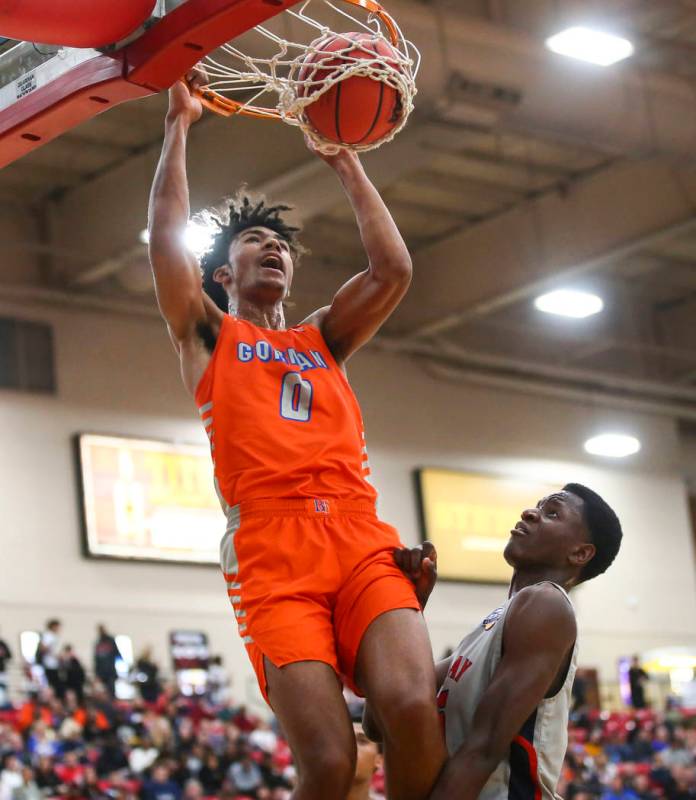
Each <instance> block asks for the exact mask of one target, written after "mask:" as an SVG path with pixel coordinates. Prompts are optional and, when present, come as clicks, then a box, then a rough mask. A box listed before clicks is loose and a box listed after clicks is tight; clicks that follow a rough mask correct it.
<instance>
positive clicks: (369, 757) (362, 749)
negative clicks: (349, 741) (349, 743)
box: [353, 722, 380, 785]
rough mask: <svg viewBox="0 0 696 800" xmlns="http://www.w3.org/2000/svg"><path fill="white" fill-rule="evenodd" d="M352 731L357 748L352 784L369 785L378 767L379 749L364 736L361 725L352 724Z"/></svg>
mask: <svg viewBox="0 0 696 800" xmlns="http://www.w3.org/2000/svg"><path fill="white" fill-rule="evenodd" d="M353 731H354V732H355V743H356V745H357V747H358V758H357V761H356V764H355V778H354V779H353V783H354V784H360V785H365V784H369V783H370V781H371V780H372V776H373V775H374V774H375V770H376V769H377V767H378V766H379V760H380V755H379V748H378V747H377V745H376V744H375V743H374V742H372V741H370V739H368V738H367V736H366V735H365V731H364V730H363V727H362V725H360V723H358V722H355V723H353Z"/></svg>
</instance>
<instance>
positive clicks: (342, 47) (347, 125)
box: [297, 33, 403, 145]
mask: <svg viewBox="0 0 696 800" xmlns="http://www.w3.org/2000/svg"><path fill="white" fill-rule="evenodd" d="M351 43H355V46H354V47H351V49H350V50H348V49H347V48H348V47H350V45H351ZM314 46H315V47H316V48H317V52H314V53H310V54H309V55H308V56H307V57H306V58H305V59H304V60H303V62H302V66H301V67H300V70H299V72H298V76H297V78H298V81H299V82H300V90H299V92H298V94H299V96H300V97H302V96H306V94H309V93H310V92H311V91H312V90H313V89H314V88H316V86H317V84H318V83H320V82H321V81H324V80H327V79H330V78H332V77H334V76H335V74H336V71H337V70H339V68H340V67H342V66H344V65H345V60H344V56H349V57H351V58H364V59H373V58H374V57H375V54H378V55H379V56H381V57H383V58H386V59H387V60H388V64H389V65H390V66H391V67H392V68H393V69H395V70H399V69H400V67H399V55H398V53H397V52H396V50H395V49H394V48H393V47H392V46H391V45H390V44H389V43H388V42H386V41H385V40H384V39H381V38H378V37H376V36H373V35H372V34H369V33H342V34H332V35H331V36H329V37H327V38H326V39H323V40H320V41H319V42H315V43H314ZM337 51H342V53H341V55H337V56H336V58H327V55H330V54H331V53H335V52H337ZM317 65H319V66H317ZM313 72H314V74H312V73H313ZM307 79H310V80H311V86H309V87H308V86H306V85H303V84H302V81H305V80H307ZM303 93H304V94H303ZM304 114H305V117H306V118H307V121H308V122H309V124H310V125H311V126H312V127H313V128H314V129H315V131H316V132H317V133H318V134H319V135H320V136H322V137H323V138H324V139H327V140H328V141H330V142H335V143H336V144H342V145H361V144H371V143H373V142H376V141H377V140H378V139H381V138H383V137H384V136H386V135H387V134H388V133H389V132H390V131H391V130H393V128H395V127H396V126H397V125H398V124H399V122H401V118H402V115H403V105H402V102H401V96H400V94H399V92H398V91H397V90H396V89H394V88H393V87H392V86H389V85H388V84H386V83H384V82H382V81H380V80H378V79H377V77H375V78H368V77H363V76H360V75H354V76H351V77H349V78H345V79H344V80H341V81H339V82H338V83H336V84H334V85H333V86H332V87H331V88H330V89H329V90H328V91H326V92H324V93H323V94H322V95H320V96H319V97H318V98H317V99H316V100H315V101H314V102H313V103H311V104H310V105H308V106H307V107H306V108H305V110H304Z"/></svg>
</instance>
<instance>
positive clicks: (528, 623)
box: [429, 586, 577, 800]
mask: <svg viewBox="0 0 696 800" xmlns="http://www.w3.org/2000/svg"><path fill="white" fill-rule="evenodd" d="M576 633H577V631H576V626H575V617H574V615H573V612H572V609H571V608H570V605H569V604H568V602H567V601H566V599H565V598H564V597H563V596H562V595H561V594H560V592H558V590H557V589H554V588H553V587H551V586H535V587H529V588H527V589H523V590H522V591H521V592H520V593H519V594H518V595H517V597H516V598H515V601H514V603H513V604H512V606H511V608H510V611H509V612H508V615H507V618H506V621H505V631H504V651H503V657H502V659H501V661H500V663H499V664H498V667H497V669H496V671H495V673H494V675H493V679H492V680H491V683H490V685H489V686H488V688H487V689H486V691H485V693H484V694H483V697H482V698H481V701H480V702H479V705H478V707H477V709H476V712H475V714H474V720H473V727H472V731H471V735H470V737H469V739H468V740H467V741H466V742H465V743H464V744H463V745H462V747H461V748H460V749H459V750H458V751H457V752H456V753H455V754H454V755H453V756H452V757H451V758H450V760H449V761H448V762H447V764H446V765H445V768H444V770H443V771H442V773H441V775H440V778H439V780H438V782H437V784H436V786H435V789H434V790H433V792H432V793H431V795H430V798H429V800H476V798H477V797H478V796H479V794H480V793H481V790H482V789H483V787H484V785H485V783H486V781H487V780H488V778H489V777H490V776H491V773H492V772H493V771H494V770H495V768H496V767H497V766H498V764H499V763H500V762H501V761H502V760H503V758H505V755H506V753H507V752H508V750H509V749H510V745H511V744H512V742H513V741H514V740H515V739H516V737H517V736H518V734H519V733H520V730H521V728H522V726H523V725H524V723H525V722H526V720H527V719H529V717H530V715H531V714H532V713H533V711H534V709H535V708H536V707H537V706H538V705H539V703H541V701H542V700H543V699H544V697H545V696H546V695H547V693H548V692H549V690H550V689H551V687H552V686H553V685H554V682H555V680H556V678H557V676H558V675H559V674H560V673H561V671H562V669H563V667H564V665H565V664H567V662H568V657H569V654H570V652H571V648H572V647H573V644H574V642H575V637H576ZM522 746H524V745H522Z"/></svg>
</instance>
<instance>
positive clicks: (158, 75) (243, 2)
mask: <svg viewBox="0 0 696 800" xmlns="http://www.w3.org/2000/svg"><path fill="white" fill-rule="evenodd" d="M298 1H299V0H187V1H186V2H184V3H183V4H182V5H180V6H178V7H177V8H175V9H174V10H173V11H171V12H170V13H168V14H166V15H165V16H164V17H162V19H161V20H159V21H158V22H157V23H156V24H154V25H152V26H151V27H150V28H149V29H148V30H146V32H145V33H144V34H143V35H142V36H140V37H139V38H137V39H136V40H135V41H133V42H132V43H131V44H129V45H127V46H125V47H123V48H122V49H116V50H114V51H113V52H106V53H101V52H99V51H98V50H90V51H80V52H81V56H80V57H81V58H82V61H81V63H79V64H77V65H75V66H73V67H72V68H71V69H69V70H67V71H64V72H63V73H62V74H60V75H57V76H55V77H51V76H50V75H48V76H46V75H44V79H45V80H44V81H43V82H40V81H39V80H38V73H39V71H40V70H41V69H44V70H49V66H48V64H45V65H42V66H40V67H38V68H37V70H36V73H37V74H36V75H33V74H32V73H29V74H27V76H26V82H25V84H24V88H23V89H22V96H20V90H19V89H17V90H16V91H17V99H16V100H15V101H14V102H12V103H11V104H10V105H8V106H7V107H6V108H4V109H2V110H0V167H3V166H6V165H7V164H10V163H12V162H13V161H16V160H17V159H19V158H21V157H22V156H24V155H26V154H27V153H29V152H31V151H32V150H34V149H35V148H37V147H40V146H41V145H43V144H46V143H47V142H49V141H51V140H52V139H54V138H56V137H57V136H59V135H60V134H62V133H64V132H65V131H66V130H69V129H70V128H72V127H74V126H76V125H79V124H80V123H81V122H84V121H85V120H88V119H91V118H92V117H94V116H96V115H97V114H100V113H101V112H103V111H106V110H108V109H109V108H112V107H113V106H115V105H118V104H119V103H122V102H124V101H126V100H135V99H137V98H140V97H146V96H148V95H150V94H155V93H157V92H160V91H162V90H163V89H167V88H169V87H170V86H172V85H173V84H174V83H175V82H176V81H177V80H178V79H179V78H180V77H181V76H182V75H184V74H185V73H186V72H187V71H188V70H189V69H191V68H192V67H193V66H194V65H195V64H197V63H198V61H200V59H201V58H202V57H203V56H204V55H206V54H207V53H209V52H211V51H212V50H214V49H215V48H216V47H219V46H220V45H222V44H223V43H224V42H226V41H228V40H230V39H234V38H235V37H236V36H239V35H240V34H242V33H244V32H245V31H246V30H248V29H249V28H252V27H254V26H255V25H258V24H260V23H262V22H264V21H265V20H267V19H269V18H270V17H273V16H275V15H276V14H279V13H280V12H282V11H284V10H285V9H286V8H290V7H291V6H293V5H296V4H297V2H298ZM32 81H33V83H32ZM25 92H26V93H25Z"/></svg>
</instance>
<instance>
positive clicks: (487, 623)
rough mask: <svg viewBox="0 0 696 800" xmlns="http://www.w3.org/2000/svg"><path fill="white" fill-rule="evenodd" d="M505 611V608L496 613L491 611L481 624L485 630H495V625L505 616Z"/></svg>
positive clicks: (502, 607)
mask: <svg viewBox="0 0 696 800" xmlns="http://www.w3.org/2000/svg"><path fill="white" fill-rule="evenodd" d="M504 611H505V606H499V607H498V608H496V610H495V611H491V613H490V614H489V615H488V616H487V617H486V619H484V620H483V622H482V623H481V627H482V628H483V630H484V631H489V630H490V629H491V628H493V627H494V626H495V623H496V622H497V621H498V620H499V619H500V618H501V617H502V616H503V612H504Z"/></svg>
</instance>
